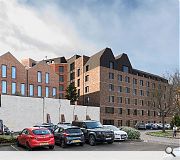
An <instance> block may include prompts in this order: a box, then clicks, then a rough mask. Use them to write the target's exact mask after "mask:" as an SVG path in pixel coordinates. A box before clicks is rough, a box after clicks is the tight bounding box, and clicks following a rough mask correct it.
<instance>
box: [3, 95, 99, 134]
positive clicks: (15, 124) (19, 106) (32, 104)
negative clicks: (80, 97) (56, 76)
mask: <svg viewBox="0 0 180 160" xmlns="http://www.w3.org/2000/svg"><path fill="white" fill-rule="evenodd" d="M43 101H44V105H43ZM73 112H74V115H77V116H78V119H79V120H85V119H86V113H87V115H89V116H90V118H91V119H93V120H100V108H99V107H93V106H88V107H87V106H78V105H75V106H74V105H70V102H69V100H62V99H61V100H59V99H51V98H44V100H43V98H31V97H20V96H9V95H1V107H0V119H2V120H3V122H4V124H5V125H7V126H8V127H9V128H10V129H11V130H13V131H19V130H22V129H23V128H25V127H32V126H33V125H35V124H41V123H42V122H43V114H44V122H46V115H47V113H48V114H50V117H51V122H52V123H54V124H56V123H58V122H59V118H60V116H59V115H60V114H64V115H65V120H66V122H72V120H73Z"/></svg>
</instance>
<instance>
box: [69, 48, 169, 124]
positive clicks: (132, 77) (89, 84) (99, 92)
mask: <svg viewBox="0 0 180 160" xmlns="http://www.w3.org/2000/svg"><path fill="white" fill-rule="evenodd" d="M67 63H68V84H70V83H73V84H75V86H76V87H77V91H78V94H79V100H78V104H81V105H90V106H97V107H100V111H101V122H102V123H104V124H114V125H116V126H122V125H127V126H134V125H135V124H136V123H137V122H153V123H155V122H158V123H159V122H161V118H160V117H159V116H158V114H159V113H158V112H157V111H155V110H153V109H149V108H150V107H149V106H148V105H149V103H148V104H146V102H145V100H146V97H147V96H148V94H149V90H150V89H151V88H152V87H153V88H154V87H158V86H159V85H161V84H163V85H166V84H167V83H168V81H167V80H166V79H164V78H162V77H159V76H156V75H153V74H150V73H146V72H143V71H140V70H137V69H134V68H133V67H132V65H131V63H130V61H129V58H128V56H127V55H126V54H124V53H123V54H121V55H119V56H117V57H114V55H113V53H112V51H111V49H110V48H105V49H104V50H102V51H100V52H98V53H96V54H95V55H93V56H91V57H87V56H79V55H75V56H73V57H71V58H70V59H68V60H67ZM166 120H167V121H168V119H166Z"/></svg>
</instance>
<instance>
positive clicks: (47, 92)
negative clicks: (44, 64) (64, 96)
mask: <svg viewBox="0 0 180 160" xmlns="http://www.w3.org/2000/svg"><path fill="white" fill-rule="evenodd" d="M46 97H49V87H46Z"/></svg>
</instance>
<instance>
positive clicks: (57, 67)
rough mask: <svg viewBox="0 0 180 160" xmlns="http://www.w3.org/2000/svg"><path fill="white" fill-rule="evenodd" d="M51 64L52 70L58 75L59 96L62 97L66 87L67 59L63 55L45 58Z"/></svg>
mask: <svg viewBox="0 0 180 160" xmlns="http://www.w3.org/2000/svg"><path fill="white" fill-rule="evenodd" d="M45 61H46V63H47V64H48V65H50V66H51V68H52V69H53V71H54V72H55V73H56V74H57V75H58V76H59V80H58V82H59V89H58V94H59V98H61V99H64V98H65V95H66V88H67V61H66V59H65V57H59V58H53V59H47V60H45Z"/></svg>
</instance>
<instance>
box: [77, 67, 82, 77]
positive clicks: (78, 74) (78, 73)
mask: <svg viewBox="0 0 180 160" xmlns="http://www.w3.org/2000/svg"><path fill="white" fill-rule="evenodd" d="M80 71H81V70H80V68H79V69H78V70H77V76H78V77H79V76H80Z"/></svg>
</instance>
